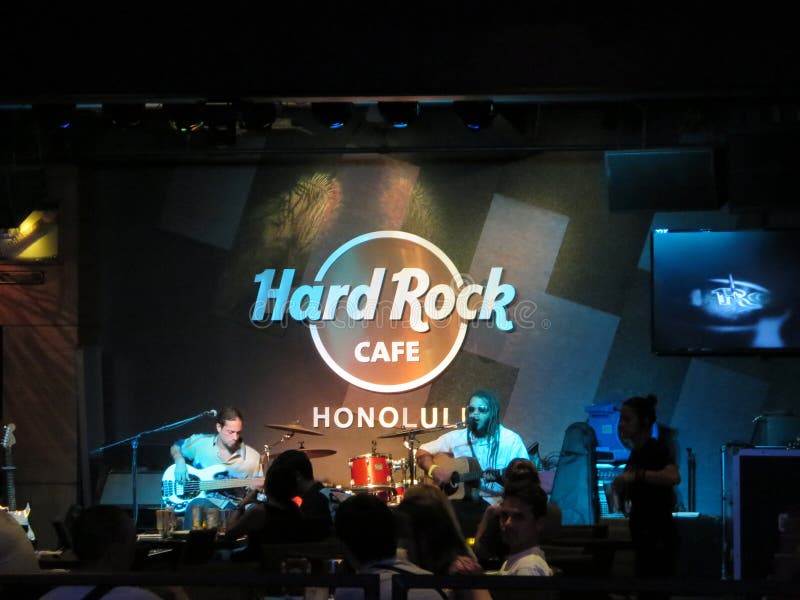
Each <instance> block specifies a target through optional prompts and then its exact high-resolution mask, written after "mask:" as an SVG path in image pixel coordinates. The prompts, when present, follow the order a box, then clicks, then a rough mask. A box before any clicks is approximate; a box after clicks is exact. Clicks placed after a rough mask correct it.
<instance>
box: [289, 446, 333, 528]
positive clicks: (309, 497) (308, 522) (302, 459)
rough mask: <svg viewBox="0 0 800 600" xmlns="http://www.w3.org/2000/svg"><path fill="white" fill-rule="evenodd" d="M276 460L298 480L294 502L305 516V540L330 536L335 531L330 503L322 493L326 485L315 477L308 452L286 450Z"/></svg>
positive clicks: (303, 526)
mask: <svg viewBox="0 0 800 600" xmlns="http://www.w3.org/2000/svg"><path fill="white" fill-rule="evenodd" d="M275 462H277V463H280V464H282V465H285V466H286V467H287V468H289V469H291V470H292V471H293V472H294V476H295V481H296V482H297V496H296V497H295V498H294V502H295V503H296V504H297V505H298V506H299V507H300V514H301V515H302V516H303V523H302V529H303V537H304V538H305V540H306V541H317V540H322V539H324V538H326V537H329V536H330V535H331V534H332V533H333V519H332V518H331V507H330V503H329V502H328V498H327V496H325V494H323V493H322V490H323V489H324V486H323V485H322V484H321V483H320V482H319V481H316V480H315V479H314V468H313V467H312V466H311V460H309V458H308V454H306V453H305V452H303V451H301V450H286V451H285V452H281V453H280V454H279V455H278V457H277V458H276V459H275Z"/></svg>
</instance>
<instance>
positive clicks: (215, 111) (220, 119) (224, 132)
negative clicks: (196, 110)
mask: <svg viewBox="0 0 800 600" xmlns="http://www.w3.org/2000/svg"><path fill="white" fill-rule="evenodd" d="M203 114H204V116H203V123H205V125H206V127H207V128H208V135H209V141H210V142H211V143H212V144H219V145H223V146H232V145H233V144H235V143H236V125H237V123H238V122H239V107H238V106H237V105H236V104H234V103H233V102H214V101H211V102H207V103H206V105H205V108H204V110H203Z"/></svg>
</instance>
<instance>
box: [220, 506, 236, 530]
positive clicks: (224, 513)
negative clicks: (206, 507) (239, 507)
mask: <svg viewBox="0 0 800 600" xmlns="http://www.w3.org/2000/svg"><path fill="white" fill-rule="evenodd" d="M233 513H234V511H233V510H221V511H219V525H217V531H219V532H220V533H225V531H226V530H227V529H228V522H229V521H230V519H231V517H232V515H233Z"/></svg>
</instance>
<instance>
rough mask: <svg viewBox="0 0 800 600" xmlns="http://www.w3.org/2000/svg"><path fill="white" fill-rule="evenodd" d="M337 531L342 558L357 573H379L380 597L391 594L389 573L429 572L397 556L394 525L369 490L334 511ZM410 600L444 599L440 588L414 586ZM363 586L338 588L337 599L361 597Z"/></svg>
mask: <svg viewBox="0 0 800 600" xmlns="http://www.w3.org/2000/svg"><path fill="white" fill-rule="evenodd" d="M334 526H335V529H336V535H337V536H338V537H339V539H341V541H342V546H343V547H344V553H345V558H346V560H347V563H348V564H349V566H351V567H352V568H353V570H355V572H356V573H373V574H378V575H379V576H380V600H391V598H392V575H394V574H395V573H413V574H417V575H430V574H431V572H430V571H426V570H425V569H422V568H420V567H418V566H417V565H415V564H413V563H411V562H409V561H407V560H405V559H403V558H400V557H398V556H397V525H396V522H395V516H394V515H393V514H392V512H391V510H390V509H389V507H388V506H386V504H384V503H383V502H382V501H381V500H379V499H378V498H376V497H375V496H371V495H370V494H357V495H355V496H352V497H350V498H348V499H347V500H345V501H344V502H342V504H341V505H340V506H339V508H338V509H337V511H336V520H335V523H334ZM408 597H409V599H410V600H447V596H446V594H445V593H444V591H442V590H434V589H425V588H414V589H412V590H410V591H409V593H408ZM363 598H364V590H362V589H355V588H339V589H337V590H336V600H362V599H363Z"/></svg>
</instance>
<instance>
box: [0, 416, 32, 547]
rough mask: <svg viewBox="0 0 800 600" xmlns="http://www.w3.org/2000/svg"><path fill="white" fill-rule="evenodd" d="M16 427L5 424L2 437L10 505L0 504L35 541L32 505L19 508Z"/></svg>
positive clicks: (0, 439) (1, 443)
mask: <svg viewBox="0 0 800 600" xmlns="http://www.w3.org/2000/svg"><path fill="white" fill-rule="evenodd" d="M16 428H17V427H16V425H14V424H13V423H9V424H8V425H3V436H2V437H0V446H2V448H3V451H4V454H5V456H4V459H5V461H4V463H3V467H2V469H3V472H4V473H5V475H6V502H8V506H2V505H0V510H7V511H8V513H9V514H10V515H11V516H13V517H14V518H15V519H16V520H17V523H19V524H20V525H21V526H22V527H23V528H25V531H26V532H27V535H28V539H29V540H30V541H32V542H35V541H36V534H35V533H33V528H31V524H30V523H29V522H28V515H29V514H31V505H30V504H28V505H26V506H25V508H24V510H17V490H16V485H15V484H14V473H15V472H16V470H17V468H16V467H15V466H14V462H13V461H12V460H11V446H13V445H14V444H16V443H17V440H16V438H15V437H14V430H15V429H16Z"/></svg>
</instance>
